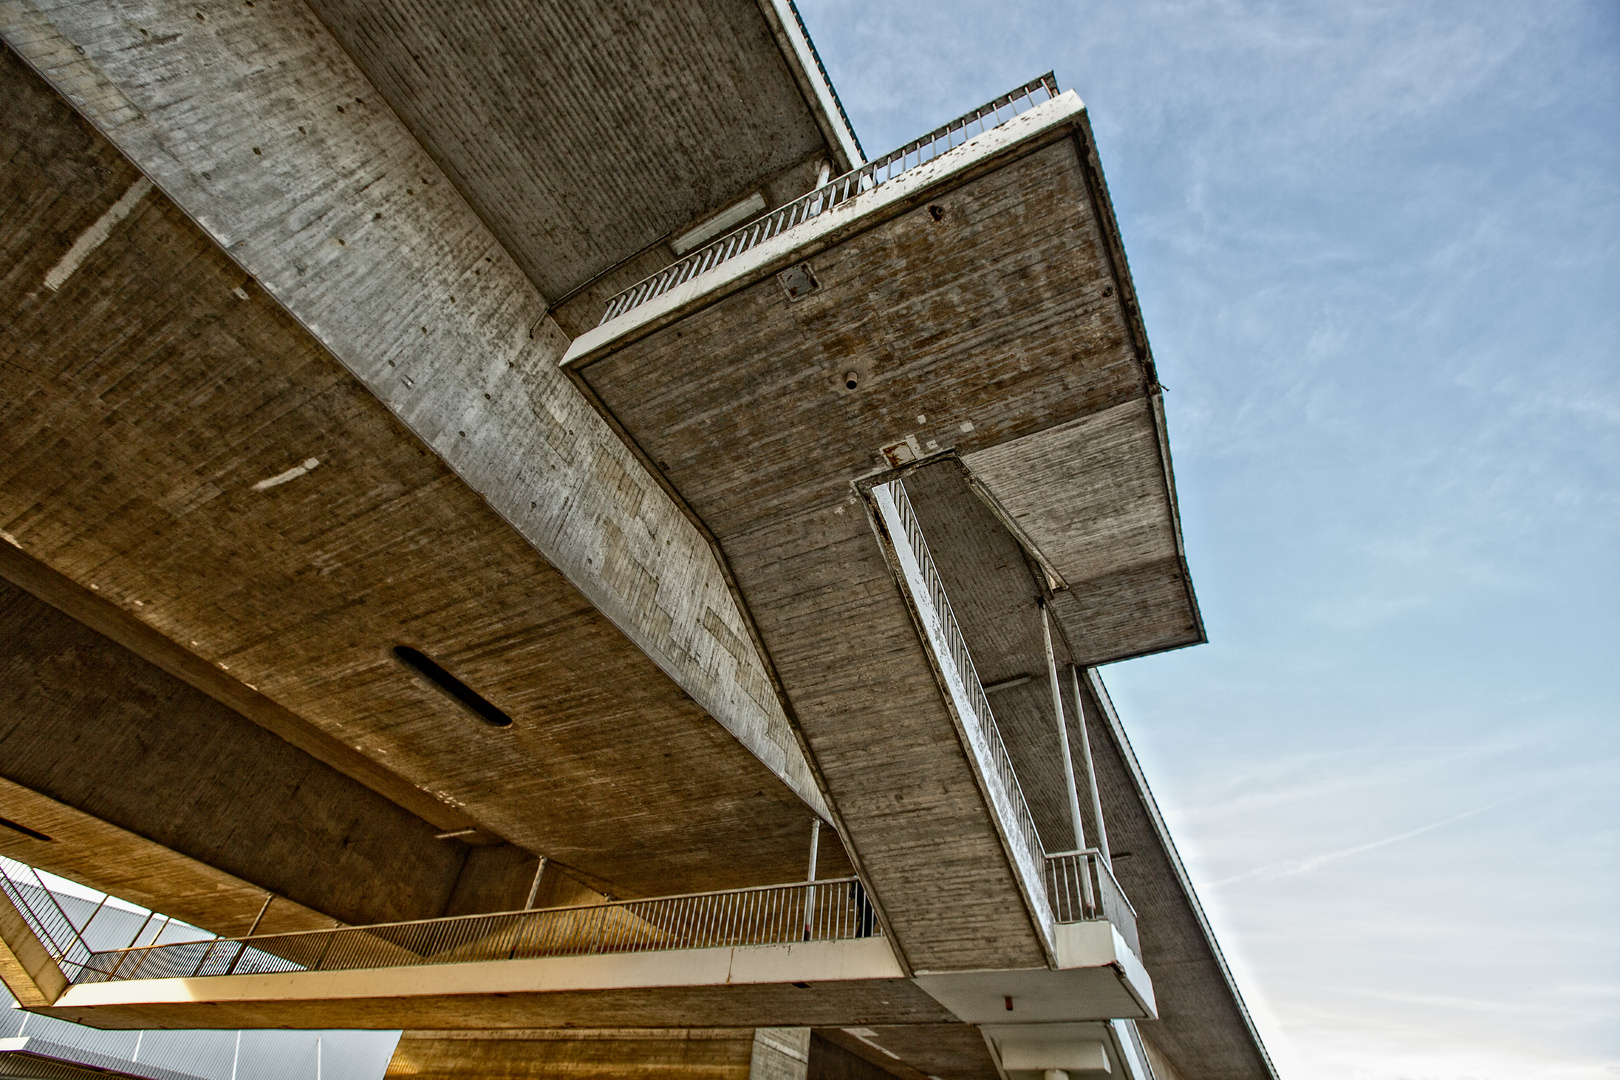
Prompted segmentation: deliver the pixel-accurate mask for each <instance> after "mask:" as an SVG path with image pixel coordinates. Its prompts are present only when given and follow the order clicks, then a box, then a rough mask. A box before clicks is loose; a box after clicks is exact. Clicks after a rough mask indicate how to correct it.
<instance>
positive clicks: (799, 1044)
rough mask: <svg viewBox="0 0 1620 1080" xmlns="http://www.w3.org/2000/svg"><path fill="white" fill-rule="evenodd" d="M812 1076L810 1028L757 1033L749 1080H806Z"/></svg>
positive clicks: (764, 1029) (766, 1030)
mask: <svg viewBox="0 0 1620 1080" xmlns="http://www.w3.org/2000/svg"><path fill="white" fill-rule="evenodd" d="M809 1075H810V1029H809V1028H807V1027H791V1028H755V1029H754V1055H753V1057H752V1058H751V1059H750V1061H749V1064H748V1080H806V1078H807V1077H808V1076H809Z"/></svg>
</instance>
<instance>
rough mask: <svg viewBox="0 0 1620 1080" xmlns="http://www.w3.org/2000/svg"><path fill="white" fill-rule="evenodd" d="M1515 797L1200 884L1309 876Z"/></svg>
mask: <svg viewBox="0 0 1620 1080" xmlns="http://www.w3.org/2000/svg"><path fill="white" fill-rule="evenodd" d="M1515 797H1516V796H1509V797H1508V798H1505V799H1497V800H1496V801H1495V802H1491V803H1486V804H1485V805H1484V806H1477V807H1475V808H1474V809H1472V810H1465V811H1463V812H1462V813H1460V814H1453V815H1452V816H1451V817H1448V818H1443V819H1441V820H1440V821H1436V822H1432V823H1430V824H1428V825H1424V826H1422V827H1420V828H1416V829H1410V830H1408V831H1406V832H1403V833H1397V834H1396V835H1394V836H1386V837H1384V838H1383V839H1382V840H1372V841H1369V842H1368V843H1365V844H1357V845H1355V846H1354V847H1347V848H1341V849H1340V850H1338V851H1330V852H1327V853H1326V854H1323V855H1312V856H1311V857H1310V858H1308V859H1284V860H1282V861H1280V862H1274V863H1267V864H1266V865H1265V866H1257V867H1255V868H1254V869H1253V870H1246V871H1244V872H1243V873H1241V874H1234V875H1233V876H1232V877H1229V878H1222V879H1221V880H1220V881H1212V882H1210V883H1208V884H1206V885H1200V886H1199V888H1200V889H1219V888H1223V887H1224V886H1227V885H1233V884H1236V883H1237V882H1239V881H1247V880H1249V879H1250V878H1261V879H1264V880H1273V879H1276V878H1283V877H1292V876H1294V875H1295V874H1308V873H1310V872H1311V871H1312V870H1316V869H1319V868H1321V867H1323V866H1326V865H1327V864H1328V863H1330V862H1337V861H1338V860H1339V859H1343V858H1348V857H1349V856H1351V855H1359V854H1361V853H1362V852H1363V851H1372V850H1373V849H1375V848H1381V847H1388V846H1389V845H1390V844H1398V843H1400V842H1401V841H1402V840H1410V839H1411V838H1412V837H1414V836H1422V835H1423V834H1424V833H1426V832H1433V831H1434V830H1436V829H1443V828H1445V827H1446V826H1447V825H1453V824H1455V823H1457V822H1459V821H1465V820H1467V819H1468V818H1471V817H1476V816H1478V815H1479V814H1483V813H1484V812H1485V811H1487V810H1494V809H1496V808H1497V807H1498V806H1501V805H1502V804H1503V803H1505V802H1510V801H1511V800H1512V799H1513V798H1515Z"/></svg>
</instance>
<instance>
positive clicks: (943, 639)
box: [873, 480, 1046, 899]
mask: <svg viewBox="0 0 1620 1080" xmlns="http://www.w3.org/2000/svg"><path fill="white" fill-rule="evenodd" d="M873 495H874V496H876V497H877V500H878V506H879V510H880V512H881V513H883V514H884V516H885V517H886V518H889V517H890V516H891V515H892V519H891V520H886V521H885V525H886V527H888V529H889V530H890V539H891V540H892V541H893V542H894V543H895V545H896V548H897V554H898V555H899V556H900V560H901V569H902V572H903V574H904V575H905V576H906V578H907V588H908V590H909V591H910V592H911V593H912V599H913V601H914V602H915V603H916V606H917V608H918V609H919V611H920V612H921V614H922V616H923V621H924V623H925V624H926V625H927V628H928V630H929V631H930V634H929V635H928V636H930V637H932V638H933V639H934V640H933V642H932V643H931V644H932V645H933V651H934V653H935V655H936V657H937V658H938V659H939V660H940V661H941V662H942V664H949V665H950V666H951V667H952V668H954V682H955V684H956V689H958V690H959V691H960V692H961V694H962V695H963V697H964V699H965V704H966V706H967V708H965V709H962V708H958V710H957V711H958V713H959V714H961V717H962V722H963V724H965V725H967V727H968V729H969V731H968V734H969V742H970V743H974V744H976V748H979V747H982V749H979V750H978V751H977V752H976V753H975V756H976V757H977V758H979V759H980V768H981V770H982V772H983V773H984V775H985V777H986V781H987V784H988V785H989V786H991V787H993V788H999V789H1000V790H999V793H998V792H997V791H994V790H992V791H987V792H986V795H988V796H989V797H990V799H991V803H992V806H996V805H997V804H1004V807H1005V810H1004V811H1002V812H998V814H997V816H998V817H1000V818H1001V819H1002V821H1003V824H1004V826H1007V827H1010V830H1011V832H1012V834H1013V835H1014V836H1015V837H1016V838H1017V841H1018V843H1019V844H1021V845H1022V847H1023V848H1024V850H1025V852H1026V856H1027V859H1028V862H1029V870H1030V874H1031V876H1033V877H1034V878H1035V880H1034V881H1033V882H1030V883H1029V886H1030V888H1031V890H1032V891H1038V890H1040V889H1042V888H1043V886H1044V882H1043V881H1042V880H1041V873H1040V870H1041V867H1040V860H1041V859H1042V858H1043V856H1044V855H1045V852H1046V848H1045V845H1044V844H1042V842H1041V834H1040V830H1038V829H1037V828H1036V827H1035V818H1034V815H1032V814H1031V813H1030V810H1029V802H1028V800H1027V799H1025V798H1024V789H1023V787H1022V785H1020V784H1019V782H1018V773H1017V771H1016V770H1014V768H1013V762H1012V755H1011V754H1010V753H1008V751H1007V744H1006V742H1004V741H1003V740H1002V737H1001V729H1000V728H999V727H998V726H997V725H996V717H995V713H993V712H992V711H991V709H990V699H989V697H987V696H986V695H985V692H984V686H983V684H982V683H981V682H980V681H979V672H978V669H977V668H976V667H974V666H973V657H972V655H971V654H970V653H969V652H968V646H967V639H966V638H965V637H963V636H962V628H961V626H960V625H959V624H958V623H957V621H956V614H955V612H953V611H952V610H951V601H950V598H949V597H948V596H946V595H945V583H944V582H943V581H942V580H941V579H940V576H939V568H938V567H937V566H935V564H934V557H933V555H932V554H930V553H929V550H928V541H927V540H926V539H924V538H923V534H922V526H921V524H920V523H919V522H918V521H917V512H916V510H915V509H913V507H912V505H911V499H910V497H909V496H907V494H906V488H905V484H904V483H902V482H901V481H899V480H893V481H890V482H889V483H887V484H883V485H880V486H879V487H876V488H874V489H873ZM902 545H903V546H904V548H905V550H904V551H903V552H902V551H899V550H898V549H899V548H900V547H901V546H902ZM913 572H914V573H915V576H916V578H917V580H916V581H915V582H913V581H911V580H910V579H911V577H912V573H913ZM948 681H951V680H948ZM998 794H999V798H998ZM1032 899H1036V897H1032Z"/></svg>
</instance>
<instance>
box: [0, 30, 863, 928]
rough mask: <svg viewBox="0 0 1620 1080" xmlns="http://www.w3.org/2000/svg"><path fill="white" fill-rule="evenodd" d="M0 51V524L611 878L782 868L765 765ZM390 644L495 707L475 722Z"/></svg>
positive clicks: (403, 763) (192, 644)
mask: <svg viewBox="0 0 1620 1080" xmlns="http://www.w3.org/2000/svg"><path fill="white" fill-rule="evenodd" d="M0 78H3V79H4V81H5V84H6V86H5V94H4V96H5V99H6V101H7V102H8V106H7V110H6V113H5V117H6V122H5V124H4V125H3V128H0V138H3V139H4V140H5V143H6V145H5V147H4V152H3V153H0V160H3V161H5V162H6V165H5V167H4V172H3V174H0V192H3V195H0V198H3V200H4V205H5V206H6V208H7V209H6V213H5V215H4V219H3V220H4V226H3V229H0V247H3V249H4V251H5V256H4V265H5V266H6V267H7V269H6V271H5V272H4V273H3V275H0V290H3V294H4V299H3V304H4V307H5V309H6V310H7V311H9V312H11V313H12V318H11V319H10V320H9V322H8V324H7V327H6V331H5V334H4V337H3V338H0V351H3V354H4V364H3V365H0V379H3V380H4V381H5V382H6V383H7V386H6V393H5V396H4V406H3V410H4V422H3V423H0V440H3V441H4V445H3V446H0V461H3V462H5V466H4V469H3V470H0V522H3V525H0V527H3V528H4V530H5V531H6V533H7V536H6V537H5V539H6V540H7V541H8V542H10V543H12V544H13V545H15V546H16V547H18V548H21V549H22V550H23V551H25V552H27V553H28V555H29V556H30V557H32V558H33V559H37V560H38V561H40V562H41V563H43V564H45V565H47V566H48V567H50V568H52V569H53V570H54V571H56V572H57V573H59V574H61V575H62V576H63V577H65V578H66V579H68V580H70V581H72V582H74V583H76V586H77V587H78V588H81V589H84V590H87V591H93V592H94V594H95V595H96V596H97V597H99V598H101V599H102V600H104V601H106V602H109V603H112V604H114V605H116V606H117V607H119V608H120V609H122V610H123V611H124V612H125V613H126V614H128V615H130V616H133V617H134V618H136V619H138V620H139V621H141V622H142V623H144V624H145V625H147V626H148V627H151V628H152V629H154V630H156V631H157V632H158V633H160V634H161V635H163V636H164V637H166V638H167V639H169V640H171V641H173V642H175V643H178V644H180V645H181V646H182V648H184V649H187V650H189V651H191V652H192V653H194V654H195V655H196V656H198V657H201V658H203V659H204V660H205V661H206V662H207V663H208V664H209V665H211V666H214V667H217V668H218V669H219V670H220V671H222V672H228V673H229V676H230V678H232V679H234V680H236V681H237V682H239V683H241V684H242V685H244V686H246V687H247V688H248V689H249V690H251V691H252V692H253V693H254V694H257V695H262V696H264V697H267V698H269V699H271V700H272V701H273V702H275V703H276V704H278V705H279V706H281V707H282V708H283V709H285V710H287V711H289V712H290V713H292V714H294V715H296V716H297V717H301V718H303V719H304V720H305V721H306V722H308V723H310V724H312V725H314V726H315V727H316V728H317V729H319V731H320V732H322V733H324V735H325V736H326V737H328V738H332V739H336V740H338V741H339V742H341V743H342V744H344V745H346V746H348V747H352V748H354V750H355V751H357V752H358V753H359V754H361V755H364V756H365V757H366V758H367V759H369V761H370V762H371V763H372V764H373V765H374V766H380V767H381V768H382V769H384V770H386V771H387V772H388V773H391V774H393V775H396V776H398V777H401V778H403V779H404V781H405V782H406V783H408V784H409V785H411V786H413V787H414V788H417V789H420V790H421V791H422V792H425V793H428V794H429V795H430V796H431V797H432V799H434V800H436V801H437V802H439V803H440V804H443V805H445V806H447V807H448V808H451V809H453V810H454V811H456V812H457V813H458V814H459V815H465V817H467V818H471V819H472V820H473V821H475V822H476V823H477V824H478V825H479V826H480V827H482V828H483V829H485V830H487V831H488V832H489V833H492V834H494V835H496V836H500V837H503V838H505V839H507V840H509V841H511V842H512V843H514V844H517V845H519V846H520V847H522V848H524V849H527V850H528V851H531V852H535V853H544V854H548V855H551V856H552V857H554V858H557V859H559V860H560V861H562V862H563V863H564V864H567V865H573V866H577V867H578V868H579V869H580V870H582V871H583V872H585V873H587V874H589V875H592V876H593V877H594V878H595V879H596V880H600V881H604V882H608V883H612V884H613V885H614V886H615V887H616V889H617V890H618V894H619V895H625V896H629V895H645V894H653V893H669V892H680V891H685V890H693V889H701V888H713V887H724V886H732V885H748V884H759V883H764V882H774V881H783V880H792V879H795V878H797V877H798V876H800V875H801V874H802V872H803V863H804V854H805V840H806V837H807V833H808V826H809V820H810V816H811V812H810V810H809V808H808V807H807V806H806V805H805V803H804V802H803V801H801V799H800V798H799V797H798V796H797V795H796V794H795V793H794V791H793V790H792V789H790V788H789V787H788V786H787V785H785V784H784V782H783V781H782V780H781V779H779V778H778V777H777V776H776V775H773V773H772V771H771V769H769V768H767V767H766V766H765V765H764V764H763V763H761V761H760V760H758V758H757V757H755V756H754V754H752V753H750V752H749V750H747V749H745V748H744V747H743V746H742V745H741V744H740V743H739V742H738V741H737V740H736V738H734V737H733V736H732V735H731V734H729V733H728V732H727V731H726V730H724V729H722V728H721V727H720V726H718V725H716V724H715V723H714V722H713V721H712V720H711V719H710V717H709V716H708V715H707V714H706V713H705V712H704V710H703V709H702V708H700V707H699V706H698V705H697V704H696V703H695V702H694V701H693V700H692V698H691V697H690V696H688V694H687V693H685V692H684V691H683V690H682V689H681V688H680V687H679V686H678V685H676V684H675V683H674V682H673V681H672V680H671V679H670V678H669V677H668V676H667V675H666V674H665V673H664V672H663V671H661V670H660V669H659V668H658V667H657V666H656V665H655V664H654V663H653V662H652V661H651V660H650V659H649V658H648V656H647V655H646V654H645V653H644V652H643V651H642V650H641V649H639V648H637V646H636V645H635V644H634V643H632V642H631V641H630V640H629V639H628V638H627V637H626V636H625V635H624V634H623V633H622V632H621V631H620V630H619V629H618V628H617V627H615V625H614V624H613V623H612V622H610V621H609V620H608V619H607V618H606V617H604V616H603V615H602V613H601V612H600V611H599V610H598V609H597V608H596V607H594V606H593V605H592V603H591V602H590V601H589V600H588V599H587V598H586V597H585V596H583V595H581V593H580V592H579V591H578V590H577V589H576V588H575V587H574V586H573V585H571V584H570V583H569V581H568V580H567V579H565V578H564V577H563V576H562V574H560V573H559V572H558V571H557V570H556V569H555V568H554V567H553V566H552V565H551V564H550V563H549V562H548V561H547V560H546V559H544V558H542V557H541V556H540V555H539V554H537V553H536V552H535V550H534V549H533V548H532V547H531V546H530V545H529V544H528V543H526V542H525V541H524V539H523V538H522V537H521V536H519V535H518V534H517V533H516V532H514V531H513V529H512V528H511V527H510V526H508V525H507V524H506V522H504V521H503V520H501V518H500V517H498V516H497V515H496V514H494V513H493V512H492V511H491V509H490V507H489V505H488V503H486V502H485V501H484V500H483V499H481V498H479V496H478V494H477V493H476V492H475V491H473V490H472V489H471V488H469V487H468V486H467V485H466V484H465V483H463V482H462V481H461V480H459V479H458V478H457V477H456V476H455V474H454V473H452V472H451V471H450V470H449V469H448V468H447V467H446V466H445V465H444V463H443V462H442V461H441V460H440V459H439V458H438V457H436V456H435V455H433V454H432V453H429V452H428V450H427V448H426V447H424V446H422V445H421V444H420V443H419V442H418V441H417V440H416V439H415V438H414V437H413V436H412V434H411V432H410V431H409V430H408V429H407V428H405V427H404V425H403V424H401V423H400V422H399V421H398V420H397V419H396V418H395V417H394V416H393V415H392V414H391V413H390V412H389V411H388V410H387V409H385V408H384V407H383V406H382V405H381V404H380V403H379V402H378V400H377V399H376V398H375V397H374V396H372V395H371V394H370V393H368V392H367V390H366V389H365V387H363V386H362V385H360V384H359V383H358V382H357V381H356V380H355V379H354V378H353V377H352V376H351V375H350V374H349V373H348V372H347V371H346V370H345V369H344V368H343V367H342V366H341V365H340V364H338V363H337V362H336V361H335V360H334V358H333V357H332V356H331V355H330V354H329V353H328V352H326V351H325V350H324V349H323V348H322V347H321V345H320V344H319V343H318V342H317V341H316V340H314V339H313V338H312V337H311V336H310V335H309V334H308V333H307V332H306V331H305V330H303V329H302V328H301V327H299V326H298V325H297V324H296V323H295V322H294V321H293V320H292V319H291V318H289V317H288V315H287V314H286V312H284V311H283V310H282V309H281V308H280V307H279V306H278V305H276V304H275V303H274V302H272V301H271V300H270V299H269V298H268V297H266V296H265V295H264V292H263V290H261V289H260V288H259V287H258V285H257V284H256V283H255V282H254V281H252V280H251V279H249V278H247V277H246V275H244V274H243V273H242V272H241V271H240V269H239V268H238V267H236V266H235V265H233V264H232V262H231V261H230V260H229V259H227V258H226V257H225V256H224V254H223V253H222V252H220V250H219V249H218V248H217V247H216V246H215V245H214V244H212V243H211V242H210V241H209V240H208V238H207V237H205V236H204V235H203V234H202V233H201V232H200V231H199V230H198V229H197V228H196V227H195V226H194V225H193V224H192V223H191V222H190V221H189V220H188V219H187V217H186V216H185V215H184V214H182V213H181V212H180V210H179V209H178V208H177V207H176V206H174V205H173V204H172V203H171V202H170V201H169V200H168V199H167V198H165V197H164V196H162V195H161V194H159V193H157V192H155V191H147V190H145V189H143V188H142V187H141V184H142V178H141V176H140V174H139V173H138V172H137V171H136V170H135V169H134V168H133V167H132V166H131V165H130V164H129V163H128V162H127V161H125V160H123V159H122V158H121V157H120V156H119V155H118V153H117V152H116V151H115V150H113V148H112V147H111V146H109V145H108V144H107V143H106V141H105V140H103V139H101V138H100V137H98V136H97V135H96V134H95V133H94V131H93V130H92V129H90V128H89V126H88V125H86V124H85V123H84V122H83V121H81V120H80V119H79V118H77V117H75V116H73V115H72V113H71V111H70V110H69V109H68V108H67V106H66V104H65V103H63V102H62V101H61V100H60V99H59V98H57V97H56V96H55V95H54V94H53V93H52V92H51V91H50V90H49V89H47V88H46V87H45V86H44V85H43V84H42V83H41V82H40V81H39V80H38V79H37V77H35V76H34V75H32V74H31V73H29V72H28V71H27V70H26V69H24V68H23V66H22V65H21V64H20V63H19V62H18V61H17V60H16V58H15V57H14V56H12V55H11V53H10V52H6V53H4V55H3V56H0ZM131 191H135V193H136V198H135V199H134V200H133V205H132V206H131V208H130V209H129V211H128V215H127V217H126V218H125V219H124V220H123V221H121V222H120V223H118V227H117V229H115V230H112V231H111V232H110V234H109V236H108V237H107V239H106V240H105V242H103V243H102V244H101V245H100V246H98V247H96V248H95V249H94V250H93V251H92V252H90V253H88V254H87V255H86V256H85V258H84V260H83V261H82V263H81V264H80V265H78V266H77V267H76V269H75V270H74V271H73V273H72V274H71V275H70V276H68V277H67V278H66V279H65V280H63V281H61V282H60V284H59V287H58V288H57V289H54V290H53V289H51V288H49V287H45V286H43V285H42V282H44V281H45V279H46V276H47V274H49V273H50V272H51V271H52V269H53V267H56V266H58V265H60V263H61V260H62V259H63V257H64V255H65V254H66V253H67V252H68V251H69V249H70V247H71V245H72V243H73V242H74V239H75V238H76V237H79V236H81V235H83V234H84V233H85V231H86V229H88V228H89V227H90V226H91V225H92V224H93V223H95V222H96V221H97V220H98V219H100V218H101V217H102V216H103V215H105V214H106V212H107V211H108V208H109V207H113V206H116V205H117V204H118V203H119V200H120V199H121V198H123V197H124V196H126V195H127V194H128V193H130V192H131ZM271 480H274V481H275V482H274V483H267V481H271ZM396 644H405V645H409V646H412V647H415V648H418V649H421V650H422V651H424V652H425V653H427V654H429V655H430V656H432V657H434V658H435V659H436V660H438V661H439V662H440V663H442V664H443V665H444V666H445V667H446V668H448V669H449V670H450V671H452V672H453V673H454V674H455V675H456V676H457V677H459V678H460V679H462V680H463V681H464V682H465V683H466V684H468V685H469V686H471V687H473V688H475V689H476V690H477V692H478V693H480V694H482V695H483V696H484V697H485V698H487V699H488V700H489V701H491V702H493V703H495V704H496V705H497V706H498V707H499V708H501V709H503V710H504V711H505V712H506V713H507V714H509V715H510V716H511V718H512V720H513V723H512V725H511V726H510V727H507V728H500V729H497V728H492V727H489V726H488V725H485V724H482V723H480V722H479V721H478V719H477V718H476V717H474V716H472V715H470V714H469V713H467V712H466V710H464V709H462V708H460V707H459V706H457V705H456V704H455V703H454V702H452V701H450V700H449V699H448V698H447V697H446V696H445V695H444V694H443V693H441V692H440V691H439V690H437V689H436V688H435V687H434V686H432V685H430V684H429V683H428V682H427V681H426V680H424V679H423V678H421V677H420V676H418V675H416V674H415V673H413V672H412V671H411V670H409V669H407V668H406V667H404V666H403V665H401V664H400V663H399V662H398V661H396V660H395V659H394V658H393V656H392V655H391V653H390V649H391V647H392V646H394V645H396ZM738 647H741V645H740V639H739V645H738ZM339 767H341V763H339ZM361 779H362V781H363V782H364V777H362V778H361ZM828 847H829V849H831V848H834V847H836V845H831V844H829V845H828ZM828 857H829V858H830V859H831V860H832V861H833V862H835V863H836V862H837V856H836V855H831V856H828ZM831 869H832V868H829V872H831Z"/></svg>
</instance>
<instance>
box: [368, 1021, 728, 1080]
mask: <svg viewBox="0 0 1620 1080" xmlns="http://www.w3.org/2000/svg"><path fill="white" fill-rule="evenodd" d="M752 1035H753V1032H752V1031H750V1030H749V1029H748V1028H673V1029H661V1028H643V1029H637V1028H610V1029H584V1030H578V1029H573V1030H546V1029H539V1030H517V1031H407V1032H405V1033H404V1035H402V1036H401V1037H400V1040H399V1046H398V1047H397V1048H396V1049H395V1051H394V1058H393V1060H392V1061H391V1062H389V1065H388V1075H389V1076H410V1077H414V1078H415V1080H551V1078H553V1077H557V1076H560V1075H569V1076H580V1075H587V1076H590V1077H593V1078H599V1080H750V1073H749V1053H750V1051H751V1049H752V1048H753V1046H754V1039H753V1038H752Z"/></svg>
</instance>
